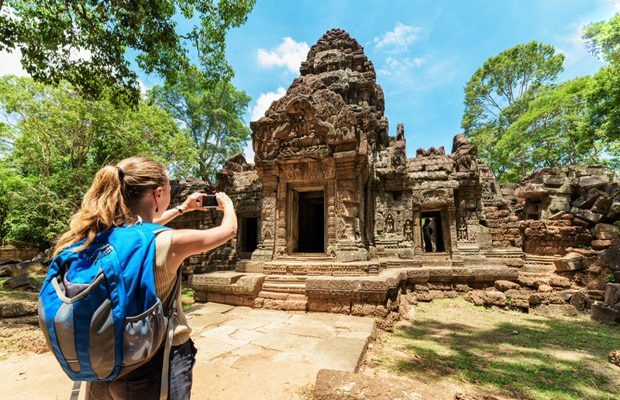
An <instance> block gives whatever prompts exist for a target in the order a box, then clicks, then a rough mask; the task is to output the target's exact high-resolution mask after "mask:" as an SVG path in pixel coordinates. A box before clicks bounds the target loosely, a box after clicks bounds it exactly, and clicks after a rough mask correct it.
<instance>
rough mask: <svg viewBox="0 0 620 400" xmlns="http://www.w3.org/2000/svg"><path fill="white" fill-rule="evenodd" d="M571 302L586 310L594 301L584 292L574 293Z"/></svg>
mask: <svg viewBox="0 0 620 400" xmlns="http://www.w3.org/2000/svg"><path fill="white" fill-rule="evenodd" d="M570 304H571V305H572V306H573V307H575V308H576V309H577V310H579V311H584V310H585V309H589V308H590V306H591V305H592V302H591V301H590V299H589V298H588V296H586V294H585V293H583V292H577V293H574V294H573V295H572V296H571V298H570Z"/></svg>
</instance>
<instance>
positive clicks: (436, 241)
mask: <svg viewBox="0 0 620 400" xmlns="http://www.w3.org/2000/svg"><path fill="white" fill-rule="evenodd" d="M427 220H428V224H429V225H430V228H431V230H432V233H431V234H430V239H431V246H428V243H426V240H427V239H428V236H427V238H425V237H424V236H425V233H424V232H425V228H424V225H425V224H426V221H427ZM421 222H422V223H421V226H422V248H423V249H424V251H425V252H428V253H430V252H438V253H442V252H444V251H446V246H445V243H444V240H443V229H442V221H441V211H429V212H423V213H422V221H421Z"/></svg>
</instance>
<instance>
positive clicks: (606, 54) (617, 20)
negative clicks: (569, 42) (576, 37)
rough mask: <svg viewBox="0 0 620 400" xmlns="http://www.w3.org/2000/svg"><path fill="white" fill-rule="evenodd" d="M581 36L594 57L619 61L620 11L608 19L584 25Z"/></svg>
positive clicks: (608, 60) (610, 61)
mask: <svg viewBox="0 0 620 400" xmlns="http://www.w3.org/2000/svg"><path fill="white" fill-rule="evenodd" d="M581 37H582V39H583V40H584V41H585V44H586V48H587V49H588V50H589V51H590V52H591V53H592V54H593V55H594V56H595V57H598V58H599V59H601V60H604V61H607V62H609V63H616V64H619V63H620V13H617V14H616V15H614V16H613V17H612V18H611V19H610V20H609V21H598V22H594V23H591V24H589V25H586V26H584V27H583V29H582V36H581Z"/></svg>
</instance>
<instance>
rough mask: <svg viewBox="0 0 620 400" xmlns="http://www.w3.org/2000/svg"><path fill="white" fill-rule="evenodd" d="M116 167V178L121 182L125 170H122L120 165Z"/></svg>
mask: <svg viewBox="0 0 620 400" xmlns="http://www.w3.org/2000/svg"><path fill="white" fill-rule="evenodd" d="M116 169H117V170H118V180H119V181H121V183H123V178H124V177H125V172H123V169H122V168H121V167H116Z"/></svg>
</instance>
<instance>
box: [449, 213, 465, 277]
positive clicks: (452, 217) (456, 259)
mask: <svg viewBox="0 0 620 400" xmlns="http://www.w3.org/2000/svg"><path fill="white" fill-rule="evenodd" d="M447 214H448V215H447V217H448V221H447V222H448V225H449V229H450V243H447V245H449V246H450V256H451V259H452V266H453V267H455V266H460V267H462V266H463V257H461V252H460V250H459V248H458V244H457V243H458V242H457V235H456V229H457V226H456V207H455V206H454V204H449V205H448V207H447Z"/></svg>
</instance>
